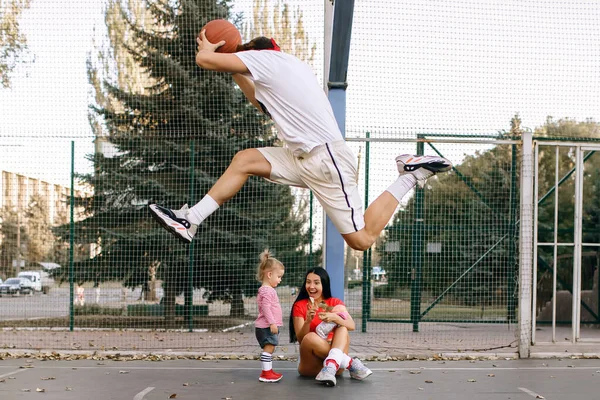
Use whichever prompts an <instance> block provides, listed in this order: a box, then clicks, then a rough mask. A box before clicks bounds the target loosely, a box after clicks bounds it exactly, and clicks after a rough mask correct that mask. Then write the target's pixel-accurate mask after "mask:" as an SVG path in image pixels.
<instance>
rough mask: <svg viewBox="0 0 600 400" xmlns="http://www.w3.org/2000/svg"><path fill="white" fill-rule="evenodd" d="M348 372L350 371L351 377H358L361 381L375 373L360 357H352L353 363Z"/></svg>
mask: <svg viewBox="0 0 600 400" xmlns="http://www.w3.org/2000/svg"><path fill="white" fill-rule="evenodd" d="M348 372H350V377H351V378H352V379H358V380H359V381H362V380H363V379H366V378H367V377H368V376H369V375H371V374H372V373H373V371H371V370H370V369H369V368H367V367H365V364H363V363H362V361H360V360H359V359H358V358H353V359H352V365H351V366H350V367H348Z"/></svg>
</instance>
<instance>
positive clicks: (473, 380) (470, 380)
mask: <svg viewBox="0 0 600 400" xmlns="http://www.w3.org/2000/svg"><path fill="white" fill-rule="evenodd" d="M467 382H477V381H476V380H475V379H469V380H467Z"/></svg>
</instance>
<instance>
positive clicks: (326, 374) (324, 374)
mask: <svg viewBox="0 0 600 400" xmlns="http://www.w3.org/2000/svg"><path fill="white" fill-rule="evenodd" d="M336 372H337V371H336V370H335V367H334V366H333V365H332V364H327V365H326V366H325V367H323V369H322V370H321V372H319V374H318V375H317V377H316V378H315V379H316V380H317V381H319V382H321V383H324V384H325V386H335V384H336V379H335V373H336Z"/></svg>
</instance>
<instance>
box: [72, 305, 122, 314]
mask: <svg viewBox="0 0 600 400" xmlns="http://www.w3.org/2000/svg"><path fill="white" fill-rule="evenodd" d="M73 314H74V315H116V316H120V315H123V309H122V308H116V307H102V306H100V305H99V304H86V305H83V306H78V305H76V306H75V307H74V308H73Z"/></svg>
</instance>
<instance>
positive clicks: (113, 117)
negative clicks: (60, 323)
mask: <svg viewBox="0 0 600 400" xmlns="http://www.w3.org/2000/svg"><path fill="white" fill-rule="evenodd" d="M146 5H147V10H148V12H149V13H150V14H151V15H152V20H153V21H154V25H153V27H152V29H146V28H144V26H141V25H139V24H136V23H135V21H132V20H131V19H130V18H126V20H127V21H128V26H127V29H128V32H129V34H130V35H131V36H130V37H131V38H132V40H131V41H130V42H128V43H129V44H128V45H127V48H128V51H129V52H130V54H131V56H132V57H133V59H134V60H136V62H137V63H138V65H139V67H140V68H142V69H144V70H145V71H146V72H147V74H148V77H149V81H148V82H152V85H151V86H147V87H144V90H143V93H141V92H139V91H138V92H136V91H132V90H131V88H127V87H124V88H123V87H120V86H119V84H118V82H117V83H114V82H113V83H110V82H109V81H106V82H105V83H104V88H105V90H106V93H107V94H108V95H109V96H110V97H111V98H112V99H115V100H116V104H117V105H114V104H113V103H110V102H107V103H104V105H96V106H94V107H93V110H94V111H95V112H96V113H97V114H98V116H99V117H100V118H102V119H103V123H104V124H105V126H106V129H107V132H108V133H107V135H106V140H107V141H109V142H110V143H111V145H112V146H114V148H115V149H116V151H115V152H114V153H113V154H110V155H109V154H103V153H96V154H95V155H94V156H93V162H94V165H95V172H94V173H93V174H89V175H84V176H82V177H81V178H82V179H83V180H84V181H86V182H88V183H89V184H90V185H92V186H93V187H94V191H95V193H94V196H93V198H92V201H88V202H82V204H83V205H85V206H86V208H87V212H88V213H89V215H90V217H89V218H86V219H85V220H84V221H81V222H79V223H77V227H76V234H77V237H76V240H77V241H78V242H80V243H97V244H99V246H100V247H101V249H102V251H101V253H100V254H99V255H98V256H97V257H95V258H94V259H92V260H89V261H82V262H80V263H78V265H77V271H78V272H77V273H78V278H77V280H101V281H102V280H120V281H123V282H124V284H125V285H127V286H129V287H134V286H139V285H142V284H144V283H145V282H146V281H147V276H148V275H147V271H148V268H149V267H150V266H153V265H156V263H157V262H158V263H160V268H159V269H158V277H159V279H162V280H163V281H164V286H165V297H164V298H163V304H164V305H165V310H166V316H167V317H168V319H172V317H173V315H174V299H175V296H176V295H178V294H180V293H182V292H185V294H186V296H187V298H188V299H189V298H190V296H191V293H190V288H191V287H195V288H201V287H203V288H206V289H207V291H208V293H209V296H210V297H211V298H212V299H217V298H219V299H227V300H229V301H231V302H232V307H231V313H232V315H240V314H242V313H243V303H242V295H243V294H244V293H246V294H252V295H253V294H254V293H255V290H256V289H257V287H258V283H257V282H256V281H255V280H254V279H253V277H254V275H255V269H256V266H257V263H258V255H259V254H260V252H261V251H262V250H263V249H264V248H266V247H269V248H271V249H272V250H273V251H274V252H275V255H276V256H277V257H278V258H280V259H281V260H282V261H283V262H284V264H285V265H286V267H287V268H286V272H287V271H288V270H289V271H290V272H293V271H294V269H296V268H298V269H304V268H305V263H306V261H305V260H306V256H305V252H304V250H303V247H304V246H305V244H306V234H305V233H304V232H303V231H302V226H303V223H304V220H303V219H302V218H299V217H298V216H297V215H296V214H294V212H293V210H294V208H293V207H294V204H295V199H294V197H293V196H292V195H291V192H290V189H289V188H288V187H286V186H281V185H274V184H271V183H268V182H266V181H265V180H263V179H256V178H251V179H250V180H249V181H248V183H247V184H246V185H245V186H244V188H243V189H242V191H241V192H240V193H238V194H237V195H236V196H235V197H234V198H233V199H232V200H231V201H230V202H228V203H227V205H226V206H225V207H223V208H222V209H220V210H219V211H217V212H216V213H215V214H214V215H213V216H211V218H209V219H208V220H206V221H205V222H204V223H203V224H202V225H201V226H200V229H199V232H198V234H197V237H196V240H195V241H194V244H193V246H191V247H190V246H188V245H182V244H179V243H178V242H176V241H175V239H173V238H171V237H170V236H169V235H168V234H166V232H164V230H163V229H162V228H160V227H158V225H157V224H156V223H154V221H152V220H150V219H149V216H148V213H147V207H146V205H147V204H148V203H150V202H157V203H160V204H163V205H165V206H168V207H172V208H178V207H180V206H181V205H182V204H184V203H189V204H192V203H194V202H196V201H198V200H200V198H201V197H202V196H203V195H204V194H205V193H206V192H207V191H208V189H209V188H210V187H211V186H212V184H213V183H214V182H216V179H218V177H219V176H220V175H221V174H222V173H223V171H224V170H225V168H226V167H227V165H228V164H229V162H230V161H231V158H232V157H233V155H234V154H235V153H236V152H237V151H239V150H242V149H245V148H249V147H259V146H266V145H271V144H272V143H273V142H274V140H275V136H274V134H273V131H272V127H271V123H270V121H268V120H266V119H265V117H263V116H262V115H259V114H258V113H257V111H256V110H255V109H254V108H253V107H252V106H250V105H249V103H248V102H247V101H246V100H245V98H244V97H243V94H242V93H241V91H240V90H239V89H237V88H236V86H235V85H234V83H233V82H232V80H231V78H230V77H229V76H228V75H226V74H221V73H214V72H210V71H205V70H202V69H200V68H198V67H197V66H196V65H195V48H196V45H195V39H196V36H197V34H198V32H199V31H200V28H201V27H202V26H203V25H204V24H205V23H206V22H208V21H209V20H212V19H215V18H227V17H230V15H229V2H227V1H219V2H215V1H214V0H213V1H208V0H195V1H181V2H180V3H178V5H177V7H172V3H169V2H164V1H159V0H155V1H148V2H146ZM236 22H237V20H236ZM192 142H193V147H192ZM192 160H193V163H194V164H193V166H192ZM192 173H193V175H194V179H193V180H192V179H190V177H191V174H192ZM65 235H66V233H65ZM190 266H191V268H192V272H193V281H192V282H189V280H188V277H189V275H188V273H189V270H188V268H189V267H190Z"/></svg>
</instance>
